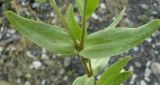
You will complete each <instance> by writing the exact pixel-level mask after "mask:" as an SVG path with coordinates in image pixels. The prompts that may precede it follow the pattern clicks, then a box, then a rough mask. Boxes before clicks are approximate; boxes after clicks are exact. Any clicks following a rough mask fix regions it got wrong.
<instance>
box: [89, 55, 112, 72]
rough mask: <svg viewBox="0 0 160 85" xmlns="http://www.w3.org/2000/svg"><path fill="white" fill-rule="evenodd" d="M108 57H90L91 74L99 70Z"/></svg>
mask: <svg viewBox="0 0 160 85" xmlns="http://www.w3.org/2000/svg"><path fill="white" fill-rule="evenodd" d="M109 59H110V57H104V58H98V59H91V65H92V70H93V74H94V75H96V74H97V73H98V72H101V71H102V70H103V69H104V67H105V66H106V64H107V63H108V61H109Z"/></svg>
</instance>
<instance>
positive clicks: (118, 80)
mask: <svg viewBox="0 0 160 85" xmlns="http://www.w3.org/2000/svg"><path fill="white" fill-rule="evenodd" d="M131 75H132V72H130V71H125V72H122V73H120V74H119V75H118V77H117V78H116V79H115V80H114V81H113V82H112V84H110V85H121V84H122V83H123V82H125V80H126V79H128V78H129V77H130V76H131ZM108 85H109V84H108Z"/></svg>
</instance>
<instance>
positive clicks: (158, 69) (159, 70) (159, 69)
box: [151, 63, 160, 75]
mask: <svg viewBox="0 0 160 85" xmlns="http://www.w3.org/2000/svg"><path fill="white" fill-rule="evenodd" d="M151 70H152V73H153V74H155V75H160V64H159V63H152V65H151Z"/></svg>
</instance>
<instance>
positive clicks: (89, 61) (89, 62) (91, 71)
mask: <svg viewBox="0 0 160 85" xmlns="http://www.w3.org/2000/svg"><path fill="white" fill-rule="evenodd" d="M88 64H89V70H90V76H92V75H93V70H92V64H91V60H90V59H88Z"/></svg>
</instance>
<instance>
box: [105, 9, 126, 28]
mask: <svg viewBox="0 0 160 85" xmlns="http://www.w3.org/2000/svg"><path fill="white" fill-rule="evenodd" d="M125 10H126V8H124V9H123V10H122V11H121V13H120V14H119V16H118V17H117V18H116V19H115V20H114V21H113V23H112V24H111V25H109V26H108V27H107V28H106V30H109V29H114V28H115V27H116V26H117V25H118V24H119V22H120V21H121V20H122V18H123V17H124V14H125Z"/></svg>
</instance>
